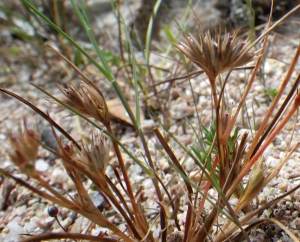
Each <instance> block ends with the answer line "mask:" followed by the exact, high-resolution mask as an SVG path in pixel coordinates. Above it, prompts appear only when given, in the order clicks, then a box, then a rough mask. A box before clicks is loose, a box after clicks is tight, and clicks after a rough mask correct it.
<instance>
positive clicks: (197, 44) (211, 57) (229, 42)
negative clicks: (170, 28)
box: [173, 26, 254, 80]
mask: <svg viewBox="0 0 300 242" xmlns="http://www.w3.org/2000/svg"><path fill="white" fill-rule="evenodd" d="M237 33H238V31H237V30H235V31H234V32H233V34H232V35H230V34H229V33H225V35H224V37H222V34H221V26H219V28H216V30H215V37H214V38H213V37H211V34H210V32H209V31H207V32H206V33H203V32H202V31H200V34H199V40H197V39H196V38H195V37H194V36H193V35H191V34H189V35H186V34H184V33H182V35H183V38H184V40H185V42H182V43H180V44H176V43H173V45H174V46H175V48H176V49H178V50H179V51H180V52H181V53H182V54H183V55H185V56H186V57H187V58H188V59H190V60H191V61H192V62H194V63H195V64H196V65H197V66H199V67H200V68H201V69H202V70H203V71H204V72H205V73H206V74H207V76H208V77H209V79H210V80H213V79H215V78H216V76H217V75H219V74H221V73H222V72H224V71H228V70H230V69H232V68H235V67H238V66H242V65H245V64H247V63H248V62H250V61H252V60H253V58H254V53H253V52H252V51H247V49H248V47H249V42H248V41H247V40H245V41H242V40H238V38H237Z"/></svg>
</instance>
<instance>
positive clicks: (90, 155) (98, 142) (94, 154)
mask: <svg viewBox="0 0 300 242" xmlns="http://www.w3.org/2000/svg"><path fill="white" fill-rule="evenodd" d="M78 155H79V156H80V158H81V160H82V161H84V163H85V164H87V166H88V167H89V168H91V170H93V169H97V170H98V171H100V172H101V173H102V174H103V175H104V174H105V169H106V165H107V163H108V158H109V157H108V155H109V144H108V140H107V139H106V138H105V137H104V136H103V135H102V134H101V133H97V134H94V135H93V137H92V141H91V144H90V145H86V146H85V147H83V149H82V151H81V152H80V153H78Z"/></svg>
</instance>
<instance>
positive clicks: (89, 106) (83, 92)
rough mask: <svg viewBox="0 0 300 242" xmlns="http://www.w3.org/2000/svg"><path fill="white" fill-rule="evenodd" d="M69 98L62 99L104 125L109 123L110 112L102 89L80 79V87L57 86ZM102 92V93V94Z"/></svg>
mask: <svg viewBox="0 0 300 242" xmlns="http://www.w3.org/2000/svg"><path fill="white" fill-rule="evenodd" d="M57 87H58V88H59V90H60V91H61V92H62V93H63V94H64V96H65V97H66V98H67V99H64V100H62V101H63V102H64V103H66V104H67V105H69V106H71V107H72V108H74V109H75V110H77V111H78V112H80V113H82V114H87V115H89V116H91V117H93V118H95V119H96V120H99V121H100V122H101V123H103V124H104V125H108V124H109V113H108V108H107V105H106V103H105V100H104V97H103V95H102V93H101V92H100V90H95V89H94V88H93V87H92V86H90V85H88V84H87V83H85V82H83V81H80V82H79V88H78V89H76V88H75V87H74V86H72V85H65V88H63V87H62V86H59V85H58V86H57ZM100 94H101V95H100Z"/></svg>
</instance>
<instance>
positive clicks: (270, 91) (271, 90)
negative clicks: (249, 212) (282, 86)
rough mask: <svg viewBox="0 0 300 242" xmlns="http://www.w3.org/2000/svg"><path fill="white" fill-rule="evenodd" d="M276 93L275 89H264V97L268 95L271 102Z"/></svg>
mask: <svg viewBox="0 0 300 242" xmlns="http://www.w3.org/2000/svg"><path fill="white" fill-rule="evenodd" d="M277 93H278V89H277V88H268V89H266V95H268V96H269V97H270V98H271V99H272V100H273V99H274V98H275V97H276V95H277Z"/></svg>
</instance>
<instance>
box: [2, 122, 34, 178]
mask: <svg viewBox="0 0 300 242" xmlns="http://www.w3.org/2000/svg"><path fill="white" fill-rule="evenodd" d="M23 124H24V129H23V131H22V129H21V127H19V134H18V135H14V134H12V133H10V134H9V135H8V139H9V142H10V145H11V148H10V149H9V150H8V151H7V152H8V155H9V157H10V159H11V160H12V162H13V163H14V164H15V165H17V166H18V167H19V168H20V170H21V171H22V172H25V173H30V175H33V172H34V165H35V160H36V158H37V154H38V149H39V145H40V142H39V139H40V136H39V134H38V132H37V128H35V129H29V128H28V127H27V123H26V120H25V119H24V122H23Z"/></svg>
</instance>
